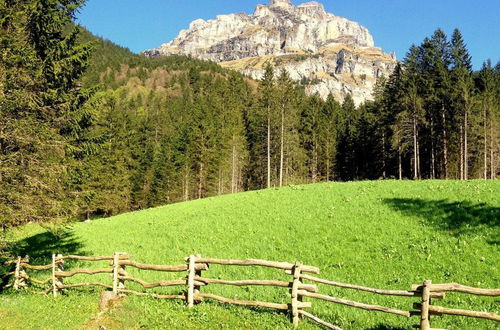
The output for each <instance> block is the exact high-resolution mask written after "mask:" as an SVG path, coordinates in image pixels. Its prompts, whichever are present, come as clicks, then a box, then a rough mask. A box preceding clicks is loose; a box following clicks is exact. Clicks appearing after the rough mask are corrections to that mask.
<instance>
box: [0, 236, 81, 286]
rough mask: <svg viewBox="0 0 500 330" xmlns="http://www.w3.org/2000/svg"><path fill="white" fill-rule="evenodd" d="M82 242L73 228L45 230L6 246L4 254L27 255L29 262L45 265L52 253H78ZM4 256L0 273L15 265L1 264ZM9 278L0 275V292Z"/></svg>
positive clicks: (13, 256) (48, 262)
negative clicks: (53, 230) (54, 231)
mask: <svg viewBox="0 0 500 330" xmlns="http://www.w3.org/2000/svg"><path fill="white" fill-rule="evenodd" d="M82 247H83V243H82V242H81V241H80V240H79V239H78V238H77V237H76V236H75V234H74V232H73V230H71V229H68V228H65V229H63V230H59V231H57V233H53V232H50V231H46V232H43V233H39V234H36V235H33V236H30V237H27V238H25V239H22V240H19V241H17V242H15V243H12V244H10V245H9V246H7V247H6V249H7V251H6V252H7V253H6V255H10V256H11V258H9V259H15V257H18V256H19V257H25V256H29V258H30V264H33V265H46V264H50V263H51V262H52V254H53V253H57V254H59V253H60V254H66V255H68V254H80V255H85V253H84V252H83V251H82V250H81V249H82ZM4 259H5V258H2V259H0V274H2V273H3V274H6V273H7V272H10V271H12V270H13V268H14V266H15V265H3V262H4V261H6V260H4ZM9 280H10V276H5V275H4V276H0V293H1V292H2V288H4V287H5V286H6V285H7V283H8V282H9Z"/></svg>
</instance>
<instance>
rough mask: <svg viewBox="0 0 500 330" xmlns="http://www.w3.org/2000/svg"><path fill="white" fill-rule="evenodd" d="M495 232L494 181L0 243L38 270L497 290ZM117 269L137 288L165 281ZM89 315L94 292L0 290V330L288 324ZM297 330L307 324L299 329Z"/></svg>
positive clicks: (132, 219)
mask: <svg viewBox="0 0 500 330" xmlns="http://www.w3.org/2000/svg"><path fill="white" fill-rule="evenodd" d="M499 225H500V183H499V182H498V181H493V182H484V181H469V182H456V181H446V182H445V181H422V182H398V181H379V182H356V183H324V184H317V185H309V186H291V187H287V188H283V189H276V190H265V191H256V192H248V193H242V194H236V195H227V196H221V197H214V198H208V199H203V200H196V201H191V202H187V203H181V204H174V205H169V206H165V207H160V208H155V209H149V210H145V211H140V212H135V213H128V214H123V215H120V216H116V217H113V218H109V219H102V220H96V221H92V222H90V223H79V224H75V225H73V226H72V227H71V228H66V229H65V230H63V231H59V232H56V234H57V235H54V234H52V233H50V232H47V231H46V230H45V229H43V228H40V227H38V226H34V225H30V226H27V227H24V228H22V229H20V230H19V231H17V232H16V233H15V234H14V237H12V239H13V240H14V241H16V242H17V243H18V244H17V251H15V252H16V253H19V254H25V253H26V254H29V255H30V256H32V258H33V259H35V260H36V262H39V263H44V262H47V260H48V259H47V258H48V256H49V255H50V253H52V252H60V253H78V254H85V255H97V254H110V253H112V252H114V251H125V252H128V253H130V254H132V255H133V257H134V259H135V260H137V261H141V262H148V263H161V264H170V263H174V264H177V263H179V262H181V261H182V260H183V258H184V257H185V256H187V255H190V254H194V253H200V254H202V255H204V256H208V257H215V258H238V259H240V258H241V259H243V258H262V259H268V260H276V261H290V262H294V261H297V260H298V261H302V262H304V263H306V264H310V265H315V266H319V267H321V277H323V278H328V279H332V280H337V281H345V282H349V283H354V284H361V285H367V286H373V287H381V288H392V289H409V286H410V285H411V284H413V283H421V282H422V281H423V280H424V279H432V280H433V281H434V282H435V283H438V282H460V283H463V284H467V285H471V286H479V287H497V288H498V287H500V278H499V270H498V265H500V255H499V253H498V238H499V237H500V226H499ZM80 265H81V264H80ZM76 266H79V265H77V264H72V265H69V268H72V267H76ZM94 266H95V265H94ZM129 271H130V272H131V274H135V275H138V274H140V277H141V278H143V279H145V280H148V281H152V280H155V279H156V280H159V279H173V278H174V277H173V276H170V275H169V274H167V275H165V274H154V273H152V272H139V271H136V270H131V269H130V270H129ZM205 275H207V276H210V277H214V278H219V277H222V278H226V279H238V278H239V279H249V278H262V279H264V278H276V279H278V278H280V277H282V278H283V279H287V276H285V275H284V274H282V272H278V271H276V270H270V269H258V268H255V269H254V268H230V269H228V268H227V267H226V268H224V273H223V272H222V269H221V268H220V267H217V266H213V267H212V268H211V269H210V270H209V271H208V272H206V273H205ZM271 276H272V277H271ZM72 280H73V281H74V280H75V279H72ZM77 280H79V279H77ZM102 280H103V281H107V282H109V281H110V278H109V276H103V277H102ZM130 286H133V285H130ZM320 290H321V291H322V292H325V293H328V294H331V295H334V296H338V297H342V298H346V299H356V300H358V301H362V302H366V303H377V304H383V305H384V304H385V305H388V306H393V307H399V308H402V309H407V310H408V309H411V305H412V303H413V302H414V300H413V299H408V298H397V297H395V298H388V297H383V296H374V295H370V294H364V293H356V292H351V291H348V290H342V289H333V288H327V287H320ZM210 291H211V292H213V293H217V294H222V295H225V296H227V297H235V298H236V297H237V298H239V299H245V298H253V299H258V300H264V301H276V302H279V301H280V300H281V301H287V292H286V289H282V290H279V289H269V288H249V289H242V288H226V287H218V286H216V285H213V286H211V287H210ZM161 292H175V289H168V290H167V289H164V290H163V291H161ZM438 304H441V305H443V306H449V307H456V308H470V309H474V310H485V311H492V312H496V313H499V312H500V308H499V300H498V299H495V298H481V297H471V296H468V295H461V294H449V295H448V296H447V297H446V299H445V300H444V301H439V302H438ZM97 306H98V292H97V290H88V289H87V290H84V289H82V290H78V289H75V290H71V291H69V292H68V293H67V296H63V297H60V298H58V299H57V300H56V302H55V303H54V301H53V299H52V298H51V297H43V296H37V295H33V294H28V293H21V294H16V293H12V292H4V293H3V294H1V295H0V328H7V329H9V328H19V327H21V328H40V327H42V328H60V329H62V328H65V329H68V328H70V329H71V328H83V327H89V326H95V325H96V324H98V323H99V322H100V323H99V324H104V325H106V326H107V327H108V328H141V327H146V328H161V327H170V328H193V329H195V328H200V327H202V328H221V327H226V328H269V329H271V328H289V327H290V323H289V320H288V318H287V316H286V315H284V314H280V313H271V312H269V311H264V310H258V309H246V308H239V307H228V306H224V305H220V304H217V303H210V302H206V303H203V304H202V305H199V306H196V307H195V308H194V309H193V310H189V311H188V310H187V309H186V308H185V307H184V306H183V305H182V304H181V303H176V302H164V301H157V300H153V299H149V298H134V297H130V298H127V299H126V300H125V301H124V302H123V304H122V305H121V306H120V307H118V308H117V309H115V310H114V311H113V312H111V313H109V314H108V315H106V316H105V317H104V318H103V319H102V320H101V321H95V320H94V321H92V318H93V317H94V316H95V315H96V313H97ZM312 312H313V313H314V314H316V315H318V316H320V317H322V318H323V319H326V320H328V321H330V322H332V323H334V324H338V325H340V326H342V327H343V328H345V329H399V328H400V327H401V328H403V329H406V328H409V327H410V326H411V324H416V323H417V322H418V318H412V319H411V321H408V320H406V319H404V318H400V317H397V316H392V315H386V314H379V313H373V312H365V311H358V310H354V309H351V308H345V307H342V306H336V305H333V304H323V303H320V302H317V301H315V302H314V304H313V309H312ZM433 326H434V327H437V328H444V327H448V328H450V329H464V328H470V329H477V328H481V329H488V328H491V329H493V328H495V323H494V322H486V321H481V320H471V319H466V318H460V317H442V318H435V323H434V324H433ZM301 327H302V328H313V327H314V325H313V324H312V323H309V322H307V321H304V322H302V325H301Z"/></svg>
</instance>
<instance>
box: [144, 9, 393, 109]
mask: <svg viewBox="0 0 500 330" xmlns="http://www.w3.org/2000/svg"><path fill="white" fill-rule="evenodd" d="M144 53H145V54H147V55H149V56H159V55H171V54H184V55H191V56H193V57H195V58H199V59H205V60H211V61H215V62H219V63H220V64H221V65H222V66H224V67H228V68H231V69H235V70H238V71H241V72H243V73H245V74H248V75H249V76H251V77H253V78H256V79H260V78H261V77H262V74H263V72H264V67H265V66H266V64H267V63H271V64H273V65H274V66H275V67H276V68H277V69H280V68H284V69H286V70H287V71H288V72H289V73H290V75H291V76H292V78H293V79H295V80H297V81H301V82H302V83H303V84H305V85H306V90H307V91H308V92H310V93H319V94H320V95H321V96H322V97H323V98H326V97H327V96H328V94H330V93H332V94H333V95H334V96H335V97H336V98H337V99H338V100H339V101H342V99H343V98H344V97H345V96H346V95H347V94H351V95H352V96H353V98H354V100H355V102H356V103H358V104H359V103H361V102H363V101H365V100H367V99H370V98H371V93H372V90H373V86H374V84H375V82H376V79H377V78H378V77H380V76H382V75H385V76H388V75H389V74H390V73H391V72H392V70H393V69H394V67H395V64H396V60H395V59H394V57H393V56H391V55H389V54H386V53H384V52H383V51H382V50H381V49H380V48H376V47H374V41H373V37H372V36H371V34H370V33H369V32H368V30H367V29H366V28H364V27H363V26H361V25H359V24H358V23H356V22H353V21H350V20H348V19H345V18H342V17H338V16H335V15H333V14H329V13H327V12H326V11H325V9H324V7H323V5H322V4H320V3H318V2H307V3H303V4H301V5H298V6H294V5H293V4H292V3H291V2H290V0H270V2H269V4H268V5H257V8H256V9H255V12H254V13H253V14H252V15H247V14H244V13H239V14H230V15H220V16H217V18H216V19H214V20H208V21H205V20H202V19H199V20H196V21H194V22H192V23H191V24H190V26H189V29H188V30H182V31H181V32H180V33H179V35H178V36H177V38H175V39H174V40H172V41H171V42H169V43H166V44H163V45H161V46H160V47H159V48H156V49H151V50H146V51H144Z"/></svg>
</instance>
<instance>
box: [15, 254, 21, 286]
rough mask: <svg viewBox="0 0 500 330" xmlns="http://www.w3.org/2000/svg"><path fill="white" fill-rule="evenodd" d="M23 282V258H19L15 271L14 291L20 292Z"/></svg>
mask: <svg viewBox="0 0 500 330" xmlns="http://www.w3.org/2000/svg"><path fill="white" fill-rule="evenodd" d="M20 282H21V257H18V258H17V262H16V270H15V271H14V290H19V287H20V284H21V283H20Z"/></svg>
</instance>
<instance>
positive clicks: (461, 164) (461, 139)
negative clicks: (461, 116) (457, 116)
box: [460, 125, 464, 180]
mask: <svg viewBox="0 0 500 330" xmlns="http://www.w3.org/2000/svg"><path fill="white" fill-rule="evenodd" d="M460 180H464V129H463V126H462V125H460Z"/></svg>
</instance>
